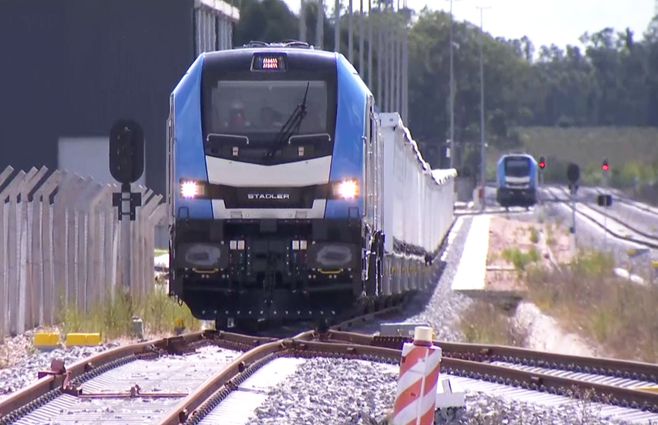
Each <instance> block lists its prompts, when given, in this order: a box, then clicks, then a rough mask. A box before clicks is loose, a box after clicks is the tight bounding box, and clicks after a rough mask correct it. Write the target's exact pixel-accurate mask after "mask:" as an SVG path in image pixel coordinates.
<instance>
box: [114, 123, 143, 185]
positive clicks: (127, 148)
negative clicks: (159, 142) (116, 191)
mask: <svg viewBox="0 0 658 425" xmlns="http://www.w3.org/2000/svg"><path fill="white" fill-rule="evenodd" d="M110 173H111V174H112V177H114V178H115V179H116V180H117V181H118V182H119V183H123V184H127V183H134V182H136V181H137V179H139V178H140V177H141V176H142V174H143V173H144V133H143V132H142V128H141V127H140V125H139V124H137V123H136V122H134V121H130V120H118V121H117V122H115V123H114V125H113V126H112V129H111V130H110Z"/></svg>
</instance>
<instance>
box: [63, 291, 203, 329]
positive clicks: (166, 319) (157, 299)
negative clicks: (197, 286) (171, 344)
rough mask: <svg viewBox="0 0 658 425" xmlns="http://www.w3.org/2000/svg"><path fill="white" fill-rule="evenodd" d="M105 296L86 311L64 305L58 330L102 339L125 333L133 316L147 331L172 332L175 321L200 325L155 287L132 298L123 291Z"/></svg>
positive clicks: (188, 324)
mask: <svg viewBox="0 0 658 425" xmlns="http://www.w3.org/2000/svg"><path fill="white" fill-rule="evenodd" d="M106 299H108V300H111V301H109V302H105V303H103V304H101V305H97V306H96V307H95V308H92V309H90V311H89V312H86V313H85V312H83V311H81V310H79V309H77V308H76V307H74V306H71V305H68V306H66V307H64V308H63V309H62V316H61V318H60V320H61V322H62V331H63V332H64V333H69V332H100V333H101V334H102V335H103V337H104V338H106V339H113V338H117V337H120V336H129V335H130V334H131V332H132V320H133V317H134V316H138V317H141V318H142V320H143V321H144V326H145V331H146V332H150V333H171V332H174V330H175V328H176V326H177V324H178V323H179V322H181V323H183V324H184V326H185V328H186V329H193V330H194V329H198V328H199V327H200V323H199V321H197V320H196V319H194V317H193V316H192V313H191V312H190V310H189V308H187V306H185V305H179V304H178V303H177V302H176V301H174V300H173V299H172V298H170V297H169V296H168V295H167V294H166V293H165V292H164V291H163V290H162V289H161V288H159V287H158V286H156V288H155V289H154V290H153V291H152V292H151V293H150V294H148V295H147V296H146V297H145V298H144V299H133V298H132V297H131V296H130V295H128V294H126V293H124V292H123V291H117V292H116V293H115V294H113V296H110V294H108V296H107V297H106Z"/></svg>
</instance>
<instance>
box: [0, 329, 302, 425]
mask: <svg viewBox="0 0 658 425" xmlns="http://www.w3.org/2000/svg"><path fill="white" fill-rule="evenodd" d="M298 337H299V338H302V339H303V338H310V337H311V335H309V332H306V333H304V334H300V335H298ZM272 340H274V339H273V338H266V337H254V336H249V337H246V336H244V335H240V334H235V333H230V332H216V331H213V330H206V331H200V332H193V333H189V334H185V335H181V336H174V337H167V338H160V339H156V340H152V341H146V342H140V343H135V344H130V345H125V346H122V347H117V348H113V349H111V350H108V351H104V352H101V353H98V354H96V355H94V356H91V357H88V358H86V359H83V360H80V361H79V362H77V363H75V364H73V365H72V366H70V367H65V366H64V364H63V363H61V366H58V370H51V371H47V372H42V373H40V375H45V376H43V377H41V378H40V379H39V380H38V381H37V382H35V383H34V384H32V385H29V386H28V387H26V388H23V389H22V390H20V391H17V392H16V393H14V394H12V395H10V396H9V397H8V398H6V399H5V400H3V401H2V402H0V424H3V423H5V422H12V421H14V420H16V419H17V418H18V417H22V416H23V415H25V414H27V413H29V412H31V411H32V410H34V409H35V408H37V407H39V405H40V404H43V403H45V402H46V401H48V400H50V399H53V398H55V397H57V396H59V395H61V394H62V393H63V392H64V390H65V389H70V390H74V388H73V387H74V386H76V385H77V384H79V383H80V381H85V380H87V379H89V378H91V377H93V376H95V375H98V374H101V373H104V372H106V371H107V370H110V369H114V368H115V367H118V366H121V365H124V364H126V363H128V362H131V361H133V360H137V359H140V358H144V357H148V356H154V357H156V356H158V355H160V354H163V353H167V354H174V355H181V354H185V353H188V352H190V351H192V350H193V349H194V348H195V347H196V346H198V345H200V344H209V343H212V344H215V345H218V346H221V347H223V348H230V349H235V350H239V351H246V350H250V349H251V348H253V347H254V346H258V345H260V344H263V343H266V342H270V341H272ZM139 396H140V397H148V396H149V395H148V394H144V395H139Z"/></svg>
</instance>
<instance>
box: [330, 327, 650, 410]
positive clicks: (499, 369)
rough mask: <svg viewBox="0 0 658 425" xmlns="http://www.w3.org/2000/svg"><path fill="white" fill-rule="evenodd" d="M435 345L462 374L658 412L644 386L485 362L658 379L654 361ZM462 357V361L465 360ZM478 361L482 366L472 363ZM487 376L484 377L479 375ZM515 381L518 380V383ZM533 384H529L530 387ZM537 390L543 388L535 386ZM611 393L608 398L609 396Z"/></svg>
mask: <svg viewBox="0 0 658 425" xmlns="http://www.w3.org/2000/svg"><path fill="white" fill-rule="evenodd" d="M321 337H322V338H323V339H324V340H326V341H342V342H350V343H354V344H360V345H373V346H381V347H388V348H392V349H398V350H399V349H401V348H402V344H403V343H404V342H409V341H410V339H409V338H404V337H381V336H376V335H365V334H358V333H353V332H339V331H330V332H328V333H327V334H325V335H322V336H321ZM434 344H435V345H437V346H438V347H441V349H442V351H443V360H442V369H443V368H444V367H445V368H447V369H448V370H453V371H456V372H459V371H462V372H463V373H455V374H460V375H465V376H474V377H475V378H477V379H485V380H490V381H494V382H501V380H502V382H504V383H508V381H509V380H510V379H513V380H514V381H518V383H520V384H521V385H520V386H523V387H526V386H527V385H533V386H537V385H540V386H544V387H545V388H546V390H547V391H548V392H553V393H558V394H563V395H564V394H567V393H568V392H569V390H570V388H577V389H579V390H581V391H594V392H595V393H596V394H597V395H598V397H599V398H600V400H601V401H603V402H606V403H608V404H618V405H621V406H624V407H629V406H630V407H634V408H641V409H646V410H650V411H652V412H657V413H658V394H656V393H651V392H648V391H643V390H636V389H629V388H623V387H615V386H609V385H605V384H598V383H593V382H588V381H584V380H577V379H573V378H562V377H558V376H554V375H549V374H543V373H537V372H529V371H522V373H521V374H519V373H517V372H518V371H519V369H515V368H511V367H507V366H500V365H492V364H489V363H487V362H492V361H505V362H508V363H519V364H525V365H531V366H536V367H544V368H551V369H558V370H568V371H575V372H582V373H590V374H600V375H606V376H619V377H624V378H632V379H639V380H644V381H651V382H658V365H656V364H650V363H641V362H634V361H626V360H616V359H606V358H594V357H579V356H573V355H565V354H557V353H546V352H540V351H535V350H528V349H525V348H517V347H506V346H498V345H487V344H469V343H454V342H443V341H435V342H434ZM464 362H466V363H464ZM477 365H481V366H477ZM482 374H484V376H486V375H487V374H489V375H490V376H489V377H487V378H483V377H482V376H481V375H482ZM517 386H519V385H517ZM533 388H534V387H533ZM540 390H542V389H541V388H540ZM608 399H611V400H612V401H608Z"/></svg>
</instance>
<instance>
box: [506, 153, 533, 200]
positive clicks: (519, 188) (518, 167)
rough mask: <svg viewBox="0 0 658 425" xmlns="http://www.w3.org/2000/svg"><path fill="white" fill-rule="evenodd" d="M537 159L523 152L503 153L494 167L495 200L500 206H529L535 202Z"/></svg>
mask: <svg viewBox="0 0 658 425" xmlns="http://www.w3.org/2000/svg"><path fill="white" fill-rule="evenodd" d="M537 175H538V168H537V161H535V158H533V157H532V155H528V154H525V153H510V154H505V155H502V156H501V157H500V159H499V160H498V166H497V168H496V187H497V191H496V200H497V201H498V203H499V204H500V206H502V207H505V208H509V207H513V206H519V207H526V208H529V207H531V206H533V205H535V204H536V203H537Z"/></svg>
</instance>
